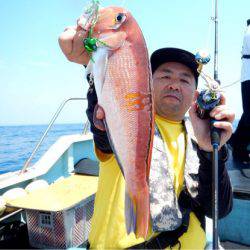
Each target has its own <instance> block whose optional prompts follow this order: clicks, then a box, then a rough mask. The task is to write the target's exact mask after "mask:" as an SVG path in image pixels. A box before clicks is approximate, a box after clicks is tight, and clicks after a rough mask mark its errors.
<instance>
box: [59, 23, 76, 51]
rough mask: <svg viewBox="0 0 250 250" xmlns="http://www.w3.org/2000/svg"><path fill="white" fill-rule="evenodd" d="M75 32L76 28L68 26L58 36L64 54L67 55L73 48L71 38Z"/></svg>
mask: <svg viewBox="0 0 250 250" xmlns="http://www.w3.org/2000/svg"><path fill="white" fill-rule="evenodd" d="M75 34H76V30H75V29H74V28H72V27H68V28H66V29H65V31H64V32H63V33H62V34H61V35H60V36H59V38H58V42H59V45H60V47H61V50H62V52H63V53H64V54H65V56H67V55H69V54H70V53H71V52H72V50H73V39H74V36H75Z"/></svg>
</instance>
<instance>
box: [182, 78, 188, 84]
mask: <svg viewBox="0 0 250 250" xmlns="http://www.w3.org/2000/svg"><path fill="white" fill-rule="evenodd" d="M181 82H182V83H185V84H188V85H189V84H190V83H189V81H187V80H185V79H181Z"/></svg>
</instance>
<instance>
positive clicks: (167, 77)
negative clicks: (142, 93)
mask: <svg viewBox="0 0 250 250" xmlns="http://www.w3.org/2000/svg"><path fill="white" fill-rule="evenodd" d="M161 78H163V79H170V77H169V76H166V75H165V76H162V77H161Z"/></svg>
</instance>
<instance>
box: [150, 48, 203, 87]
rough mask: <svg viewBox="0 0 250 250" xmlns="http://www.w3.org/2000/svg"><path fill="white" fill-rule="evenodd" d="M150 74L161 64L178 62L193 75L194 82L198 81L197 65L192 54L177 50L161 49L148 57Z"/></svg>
mask: <svg viewBox="0 0 250 250" xmlns="http://www.w3.org/2000/svg"><path fill="white" fill-rule="evenodd" d="M150 62H151V69H152V73H154V72H155V70H156V69H157V68H158V67H159V66H160V65H162V64H164V63H166V62H179V63H182V64H184V65H186V66H187V67H188V68H190V69H191V71H192V72H193V74H194V78H195V80H196V82H197V81H198V76H199V73H198V71H197V69H198V66H199V65H198V63H197V62H196V60H195V56H194V54H192V53H190V52H188V51H186V50H182V49H177V48H162V49H158V50H156V51H155V52H154V53H153V54H152V55H151V57H150Z"/></svg>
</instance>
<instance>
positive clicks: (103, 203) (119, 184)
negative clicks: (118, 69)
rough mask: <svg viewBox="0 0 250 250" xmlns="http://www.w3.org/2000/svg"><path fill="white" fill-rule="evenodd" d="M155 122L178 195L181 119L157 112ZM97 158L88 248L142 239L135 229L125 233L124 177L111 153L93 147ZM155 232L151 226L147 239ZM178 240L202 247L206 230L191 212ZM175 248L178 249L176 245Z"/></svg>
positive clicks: (181, 160) (181, 159) (123, 244)
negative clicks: (162, 141)
mask: <svg viewBox="0 0 250 250" xmlns="http://www.w3.org/2000/svg"><path fill="white" fill-rule="evenodd" d="M155 121H156V124H157V126H158V128H159V130H160V132H161V135H162V136H163V140H164V142H165V145H166V150H167V154H168V160H169V163H170V165H171V166H172V167H173V169H174V173H175V178H174V186H175V191H176V193H177V195H179V193H180V191H181V189H182V186H183V180H184V176H183V175H184V174H183V171H184V164H185V130H184V127H183V125H182V123H181V122H180V123H176V122H171V121H168V120H166V119H164V118H162V117H159V116H156V119H155ZM96 154H97V156H98V158H99V159H100V173H99V183H98V190H97V193H96V198H95V208H94V215H93V218H92V227H91V231H90V235H89V242H90V247H91V248H99V249H106V248H128V247H130V246H133V245H137V244H139V243H142V242H143V241H144V240H143V238H139V239H136V237H135V235H134V233H130V234H129V235H127V232H126V226H125V216H124V209H125V202H124V200H125V181H124V178H123V175H122V173H121V171H120V169H119V166H118V163H117V161H116V159H115V157H114V155H105V154H103V153H101V152H100V151H98V150H96ZM155 235H156V234H155V233H153V232H152V229H151V227H150V229H149V233H148V239H149V238H151V237H152V236H155ZM179 241H180V243H181V249H204V247H205V244H206V237H205V232H204V230H203V229H202V228H201V226H200V222H199V220H198V219H197V217H196V216H195V214H194V213H192V212H191V213H190V223H189V227H188V231H187V232H186V233H184V234H183V235H182V236H181V237H180V238H179ZM174 249H178V248H177V246H176V247H174Z"/></svg>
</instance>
